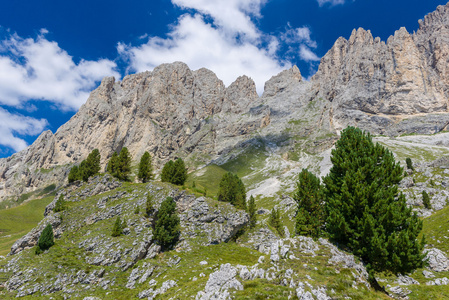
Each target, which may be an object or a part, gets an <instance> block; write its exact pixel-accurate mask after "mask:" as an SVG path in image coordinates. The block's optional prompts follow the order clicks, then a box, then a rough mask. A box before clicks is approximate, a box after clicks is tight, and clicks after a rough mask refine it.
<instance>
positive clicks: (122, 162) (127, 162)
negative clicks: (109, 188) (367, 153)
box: [115, 147, 131, 181]
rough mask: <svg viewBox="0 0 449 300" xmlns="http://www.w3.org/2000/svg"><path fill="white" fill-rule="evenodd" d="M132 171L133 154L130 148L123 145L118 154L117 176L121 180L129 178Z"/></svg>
mask: <svg viewBox="0 0 449 300" xmlns="http://www.w3.org/2000/svg"><path fill="white" fill-rule="evenodd" d="M130 172H131V154H129V151H128V148H126V147H123V148H122V150H120V154H119V155H118V159H117V163H116V170H115V177H117V178H118V179H120V180H125V181H127V180H129V178H128V175H129V173H130Z"/></svg>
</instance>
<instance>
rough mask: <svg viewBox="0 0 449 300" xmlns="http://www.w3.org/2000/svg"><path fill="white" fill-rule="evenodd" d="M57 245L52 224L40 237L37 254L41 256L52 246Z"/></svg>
mask: <svg viewBox="0 0 449 300" xmlns="http://www.w3.org/2000/svg"><path fill="white" fill-rule="evenodd" d="M54 244H55V241H54V236H53V227H52V226H51V224H50V223H49V224H47V226H46V227H45V228H44V230H43V231H42V233H41V235H40V236H39V240H38V242H37V247H36V254H40V253H42V252H43V251H45V250H47V249H49V248H50V247H51V246H53V245H54Z"/></svg>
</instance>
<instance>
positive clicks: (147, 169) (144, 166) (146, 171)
mask: <svg viewBox="0 0 449 300" xmlns="http://www.w3.org/2000/svg"><path fill="white" fill-rule="evenodd" d="M137 177H139V179H140V180H142V182H147V181H148V180H150V179H153V166H152V165H151V155H150V153H148V151H145V153H144V154H143V155H142V157H141V158H140V163H139V173H138V175H137Z"/></svg>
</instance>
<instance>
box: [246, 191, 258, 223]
mask: <svg viewBox="0 0 449 300" xmlns="http://www.w3.org/2000/svg"><path fill="white" fill-rule="evenodd" d="M256 210H257V208H256V201H255V200H254V197H253V195H251V197H249V201H248V214H249V227H250V228H254V227H256V223H257V214H256Z"/></svg>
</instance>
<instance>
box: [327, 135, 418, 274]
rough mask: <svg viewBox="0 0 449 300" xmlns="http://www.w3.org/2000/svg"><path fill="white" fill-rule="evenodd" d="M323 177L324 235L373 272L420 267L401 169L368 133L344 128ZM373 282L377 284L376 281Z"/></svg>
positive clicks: (415, 227) (415, 229)
mask: <svg viewBox="0 0 449 300" xmlns="http://www.w3.org/2000/svg"><path fill="white" fill-rule="evenodd" d="M331 161H332V163H333V166H332V168H331V169H330V172H329V174H328V175H327V176H326V177H325V178H324V183H325V192H326V208H327V214H328V217H327V222H326V230H327V231H328V233H329V235H330V237H331V238H332V239H334V240H335V242H337V243H340V244H342V245H345V246H346V247H348V248H349V249H350V250H351V251H352V252H353V253H354V254H355V255H358V256H359V257H361V258H362V260H363V261H364V262H365V263H366V264H367V269H368V271H369V272H370V275H371V276H370V278H372V279H373V278H375V277H374V276H373V272H382V271H391V272H392V273H394V274H396V273H402V274H404V273H406V272H410V271H412V270H413V269H415V268H419V267H421V266H422V265H423V258H424V255H423V254H422V250H423V248H424V239H423V240H421V242H420V241H418V235H419V234H420V231H421V229H422V221H421V220H419V218H418V216H417V215H416V214H415V213H413V214H412V209H411V208H409V207H408V206H407V204H406V200H405V196H404V195H403V194H402V193H399V192H398V184H399V182H400V181H401V180H402V174H403V169H402V168H401V166H400V165H399V163H397V162H395V159H394V156H393V154H392V153H391V152H390V151H389V150H388V149H386V148H385V147H383V146H381V145H379V144H376V145H374V144H373V142H372V139H371V136H370V134H369V133H365V132H362V131H361V130H360V129H358V128H354V127H348V128H346V129H345V130H343V131H342V132H341V138H340V139H339V140H338V141H337V143H336V145H335V149H334V150H332V156H331ZM374 281H375V279H374Z"/></svg>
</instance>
